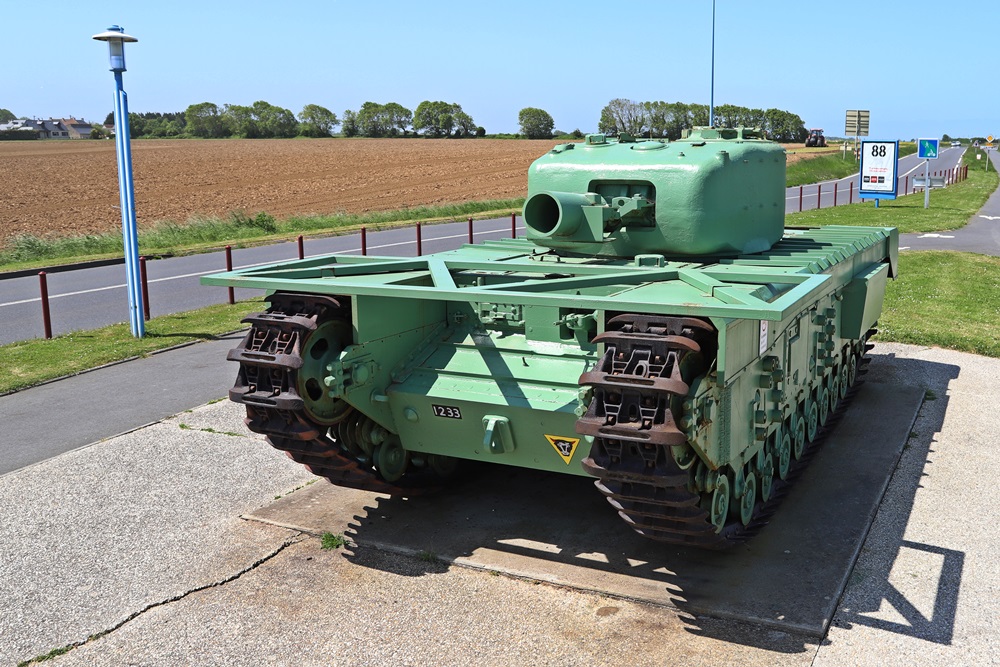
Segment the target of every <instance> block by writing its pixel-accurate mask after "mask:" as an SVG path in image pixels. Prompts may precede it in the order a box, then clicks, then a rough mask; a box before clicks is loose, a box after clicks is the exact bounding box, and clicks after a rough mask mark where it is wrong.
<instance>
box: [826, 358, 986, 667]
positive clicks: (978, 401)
mask: <svg viewBox="0 0 1000 667" xmlns="http://www.w3.org/2000/svg"><path fill="white" fill-rule="evenodd" d="M877 350H878V351H880V352H882V353H883V355H884V357H883V358H884V359H885V363H883V364H879V363H877V362H876V363H873V364H872V373H871V374H870V375H876V376H877V377H878V378H879V379H882V378H885V379H889V380H891V379H892V378H898V377H902V376H906V377H907V378H908V379H910V380H917V381H918V382H920V383H921V384H922V385H923V386H925V387H926V388H927V389H928V390H929V394H928V400H927V401H925V402H924V405H923V407H922V408H921V410H920V415H919V417H918V419H917V421H916V423H915V424H914V426H913V429H912V430H913V437H911V438H910V441H909V442H908V443H907V446H906V448H905V450H904V451H903V454H902V457H901V458H900V462H899V465H898V467H897V470H896V472H895V474H894V475H893V479H892V484H891V485H890V487H889V490H888V491H887V493H886V496H885V499H884V500H883V502H882V505H881V506H880V507H879V511H878V514H877V516H876V519H875V522H874V523H873V526H872V530H871V534H870V536H869V538H868V540H867V542H866V543H865V547H864V549H863V551H862V552H861V555H860V557H859V559H858V563H857V565H856V567H855V569H854V572H853V573H852V575H851V579H850V583H849V585H848V587H847V591H846V592H845V594H844V596H843V599H842V601H841V604H840V606H839V607H838V609H837V613H836V615H835V617H834V621H833V623H832V625H831V627H830V631H829V634H828V636H827V641H826V643H825V645H824V646H823V648H822V649H821V651H820V652H819V654H818V656H817V659H816V662H815V665H817V666H818V667H819V666H821V667H835V666H839V665H852V664H873V663H875V662H876V661H877V663H878V664H880V665H884V666H887V667H888V666H894V665H907V666H908V667H910V666H912V665H1000V648H998V647H997V637H998V636H1000V568H998V567H997V555H996V554H997V547H998V540H997V522H998V517H1000V512H998V509H997V502H996V480H997V479H1000V458H998V457H997V456H996V455H995V451H996V445H997V443H998V442H1000V392H998V391H997V378H998V377H1000V359H990V358H985V357H977V356H974V355H971V354H965V353H962V352H954V351H951V350H942V349H938V348H918V347H914V346H909V345H896V344H882V345H879V346H878V348H877ZM873 655H875V656H877V660H876V659H873V658H872V656H873Z"/></svg>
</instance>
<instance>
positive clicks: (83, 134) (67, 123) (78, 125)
mask: <svg viewBox="0 0 1000 667" xmlns="http://www.w3.org/2000/svg"><path fill="white" fill-rule="evenodd" d="M59 122H60V123H61V124H62V126H63V127H65V128H66V130H67V131H68V132H69V138H70V139H90V132H91V130H93V129H94V127H93V126H92V125H91V124H90V123H88V122H87V121H85V120H77V119H76V118H73V117H72V116H70V117H69V118H60V119H59Z"/></svg>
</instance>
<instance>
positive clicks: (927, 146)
mask: <svg viewBox="0 0 1000 667" xmlns="http://www.w3.org/2000/svg"><path fill="white" fill-rule="evenodd" d="M937 157H938V140H937V139H917V158H918V159H921V160H923V161H924V208H927V207H929V206H930V205H931V160H936V159H937Z"/></svg>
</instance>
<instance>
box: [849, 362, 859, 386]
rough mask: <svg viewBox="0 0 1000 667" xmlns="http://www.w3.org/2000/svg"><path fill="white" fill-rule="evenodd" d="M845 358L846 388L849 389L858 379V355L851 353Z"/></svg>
mask: <svg viewBox="0 0 1000 667" xmlns="http://www.w3.org/2000/svg"><path fill="white" fill-rule="evenodd" d="M847 360H848V361H847V388H848V389H850V388H851V387H853V386H854V383H855V382H857V380H858V357H856V356H855V355H853V354H851V355H848V357H847Z"/></svg>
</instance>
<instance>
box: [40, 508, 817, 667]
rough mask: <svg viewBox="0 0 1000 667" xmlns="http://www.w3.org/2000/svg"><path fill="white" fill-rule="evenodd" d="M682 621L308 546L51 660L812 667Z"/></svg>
mask: <svg viewBox="0 0 1000 667" xmlns="http://www.w3.org/2000/svg"><path fill="white" fill-rule="evenodd" d="M258 525H259V524H258ZM686 625H687V624H686V619H684V618H682V617H678V615H677V614H676V613H675V612H673V611H670V610H667V609H660V608H656V607H650V606H649V605H644V604H638V603H633V602H628V601H621V600H611V599H608V598H606V597H601V596H599V595H593V594H586V593H583V594H581V593H579V592H577V591H572V590H567V589H560V588H557V587H552V586H545V585H537V582H532V581H526V580H518V579H512V578H509V577H502V576H489V575H488V574H486V573H482V572H473V571H470V570H467V569H465V568H460V567H448V566H446V565H444V564H442V563H440V562H426V561H422V560H420V559H416V558H403V557H400V556H396V555H394V554H388V553H384V552H380V551H378V550H376V549H368V548H358V549H356V550H352V551H348V552H346V553H345V551H343V550H340V551H324V550H322V549H320V547H319V541H318V540H315V539H309V540H306V541H304V542H300V543H297V544H293V545H292V546H290V547H288V548H287V549H285V550H284V551H283V552H282V553H281V554H279V555H278V556H276V557H275V558H273V559H272V560H269V561H267V562H266V563H264V564H262V565H261V566H260V567H257V568H255V569H253V570H251V571H249V572H247V573H246V574H244V575H243V576H241V577H240V578H239V579H236V580H234V581H231V582H229V583H227V584H225V585H224V586H217V587H214V588H211V589H206V590H203V591H198V592H195V593H192V594H191V595H188V596H186V597H185V598H183V599H181V600H178V601H176V602H173V603H171V604H169V605H163V606H160V607H157V608H155V609H151V610H149V611H148V612H146V613H145V614H143V615H141V616H139V617H137V618H136V619H134V620H133V621H131V622H129V623H128V624H126V625H125V626H123V627H121V628H119V629H118V630H116V631H115V632H113V633H110V634H108V635H106V636H103V637H101V638H99V639H97V640H95V641H93V642H90V643H88V644H87V645H85V646H81V647H78V648H76V649H74V650H73V651H71V652H70V653H68V654H66V655H63V656H59V657H58V658H56V659H55V660H53V661H52V663H51V664H53V665H54V666H55V667H77V666H81V667H94V666H95V665H97V666H104V665H108V666H114V667H118V666H120V665H142V666H143V667H176V666H177V665H198V666H199V667H209V666H214V665H219V666H225V667H243V666H246V667H260V666H261V665H281V666H286V665H296V666H302V667H312V666H314V665H315V666H320V665H322V666H324V667H325V666H329V665H336V666H338V667H349V666H357V667H371V666H373V665H386V666H393V667H398V666H403V665H411V666H415V665H420V666H422V665H434V666H440V667H468V666H475V667H510V666H511V665H525V666H532V665H548V666H551V667H578V666H579V665H620V666H622V667H626V666H627V667H662V666H663V665H684V666H686V667H712V666H715V665H740V666H741V667H809V665H810V663H811V662H812V660H813V657H814V655H815V647H812V646H806V645H804V644H803V642H802V640H801V638H797V637H793V636H789V635H787V634H786V633H782V632H779V631H773V630H772V631H768V630H761V629H760V628H752V627H749V626H742V627H737V626H738V625H739V624H736V623H733V622H731V621H730V622H728V623H727V627H726V632H727V633H728V637H730V639H727V640H725V641H723V640H719V639H717V638H715V637H713V636H699V635H696V634H692V633H691V632H689V631H688V630H687V627H686ZM717 625H718V623H717V622H712V621H708V622H706V626H707V627H709V628H711V630H712V631H713V633H714V632H715V631H717V630H718V628H717ZM45 664H46V665H48V664H50V663H45Z"/></svg>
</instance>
